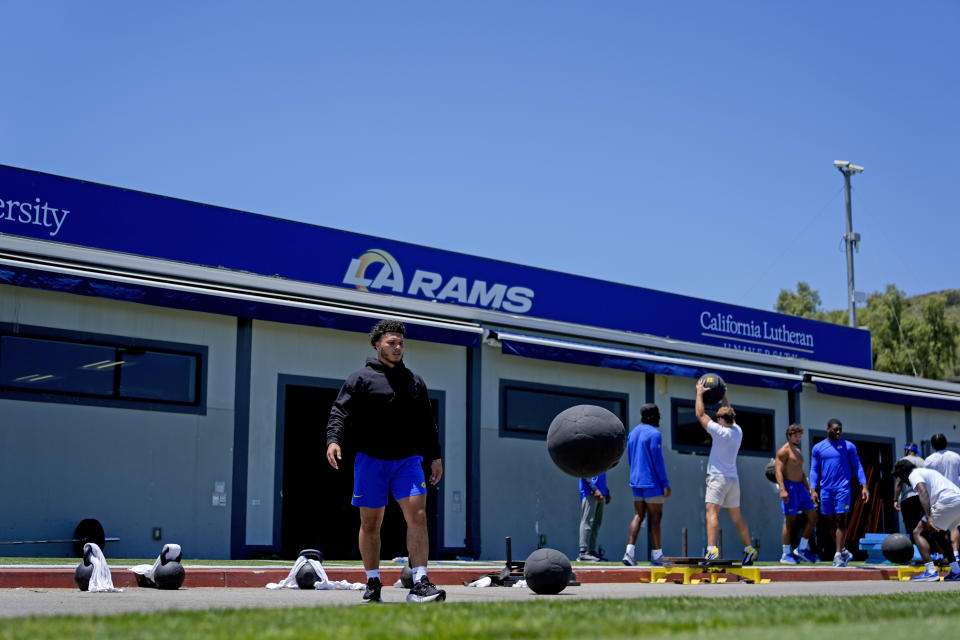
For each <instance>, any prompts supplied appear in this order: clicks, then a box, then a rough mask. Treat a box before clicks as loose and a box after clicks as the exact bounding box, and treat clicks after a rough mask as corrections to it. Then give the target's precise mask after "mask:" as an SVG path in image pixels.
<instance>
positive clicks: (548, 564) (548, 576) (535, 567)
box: [523, 549, 573, 595]
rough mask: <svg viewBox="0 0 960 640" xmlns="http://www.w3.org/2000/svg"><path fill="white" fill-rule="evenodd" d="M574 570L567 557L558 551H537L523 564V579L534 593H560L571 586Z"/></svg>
mask: <svg viewBox="0 0 960 640" xmlns="http://www.w3.org/2000/svg"><path fill="white" fill-rule="evenodd" d="M572 572H573V569H572V568H571V566H570V561H569V560H568V559H567V556H565V555H563V554H562V553H560V552H559V551H557V550H556V549H537V550H536V551H534V552H533V553H531V554H530V555H529V556H527V560H526V562H524V563H523V579H524V580H526V581H527V586H528V587H530V588H531V589H532V590H533V592H534V593H539V594H545V595H552V594H555V593H560V592H561V591H563V589H564V588H565V587H566V586H567V585H568V584H570V574H571V573H572Z"/></svg>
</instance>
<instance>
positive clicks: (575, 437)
mask: <svg viewBox="0 0 960 640" xmlns="http://www.w3.org/2000/svg"><path fill="white" fill-rule="evenodd" d="M626 447H627V430H626V429H625V428H624V427H623V423H622V422H620V418H618V417H617V416H615V415H614V414H613V413H611V412H610V411H608V410H607V409H604V408H603V407H598V406H595V405H591V404H581V405H577V406H575V407H570V408H569V409H566V410H565V411H561V412H560V413H559V414H557V417H556V418H554V419H553V422H551V423H550V429H549V430H548V431H547V451H548V452H549V453H550V458H551V459H552V460H553V462H554V464H556V465H557V466H558V467H560V469H561V470H562V471H564V472H566V473H569V474H570V475H572V476H574V477H576V478H590V477H592V476H598V475H600V474H601V473H603V472H605V471H607V470H608V469H610V467H612V466H613V465H615V464H617V462H618V461H619V460H620V456H622V455H623V450H624V449H626Z"/></svg>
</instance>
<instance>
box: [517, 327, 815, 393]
mask: <svg viewBox="0 0 960 640" xmlns="http://www.w3.org/2000/svg"><path fill="white" fill-rule="evenodd" d="M500 344H501V351H502V353H506V354H510V355H515V356H523V357H526V358H538V359H540V360H553V361H555V362H565V363H567V364H583V365H588V366H593V367H606V368H609V369H623V370H626V371H641V372H643V373H654V374H657V373H659V374H661V375H667V376H681V377H684V378H699V377H700V376H702V375H703V374H704V373H708V372H714V373H716V372H719V373H720V375H722V376H723V379H724V381H725V382H727V383H729V384H738V385H745V386H750V387H765V388H768V389H781V390H784V391H802V390H803V379H802V378H800V377H799V376H796V377H789V378H787V377H783V378H781V377H778V376H774V375H769V376H768V375H763V374H762V373H747V372H743V371H734V370H726V369H720V368H719V367H716V366H711V365H710V364H709V363H704V364H703V365H702V366H701V365H697V364H686V363H683V362H662V361H659V360H658V359H648V358H644V357H643V354H641V353H636V354H633V355H628V354H629V352H624V355H612V354H607V353H603V352H601V351H590V350H587V349H584V348H576V347H574V346H571V347H564V346H562V344H561V343H558V344H554V345H547V344H532V343H528V342H523V341H519V340H511V339H509V338H506V337H502V336H501V338H500ZM578 346H579V345H578ZM757 371H759V370H757Z"/></svg>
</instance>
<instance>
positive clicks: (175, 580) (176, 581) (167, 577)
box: [153, 560, 187, 591]
mask: <svg viewBox="0 0 960 640" xmlns="http://www.w3.org/2000/svg"><path fill="white" fill-rule="evenodd" d="M186 577H187V572H186V571H184V569H183V565H182V564H180V563H179V562H177V561H176V560H170V561H169V562H167V563H166V564H162V565H160V566H159V567H157V569H156V571H154V572H153V581H154V582H155V583H157V589H169V590H171V591H172V590H174V589H179V588H180V587H182V586H183V581H184V580H185V579H186Z"/></svg>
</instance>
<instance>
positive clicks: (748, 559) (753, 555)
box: [741, 546, 757, 567]
mask: <svg viewBox="0 0 960 640" xmlns="http://www.w3.org/2000/svg"><path fill="white" fill-rule="evenodd" d="M756 559H757V550H756V549H754V548H753V547H752V546H751V547H747V550H746V551H744V552H743V562H742V563H741V564H743V566H745V567H749V566H750V565H752V564H753V561H754V560H756Z"/></svg>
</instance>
